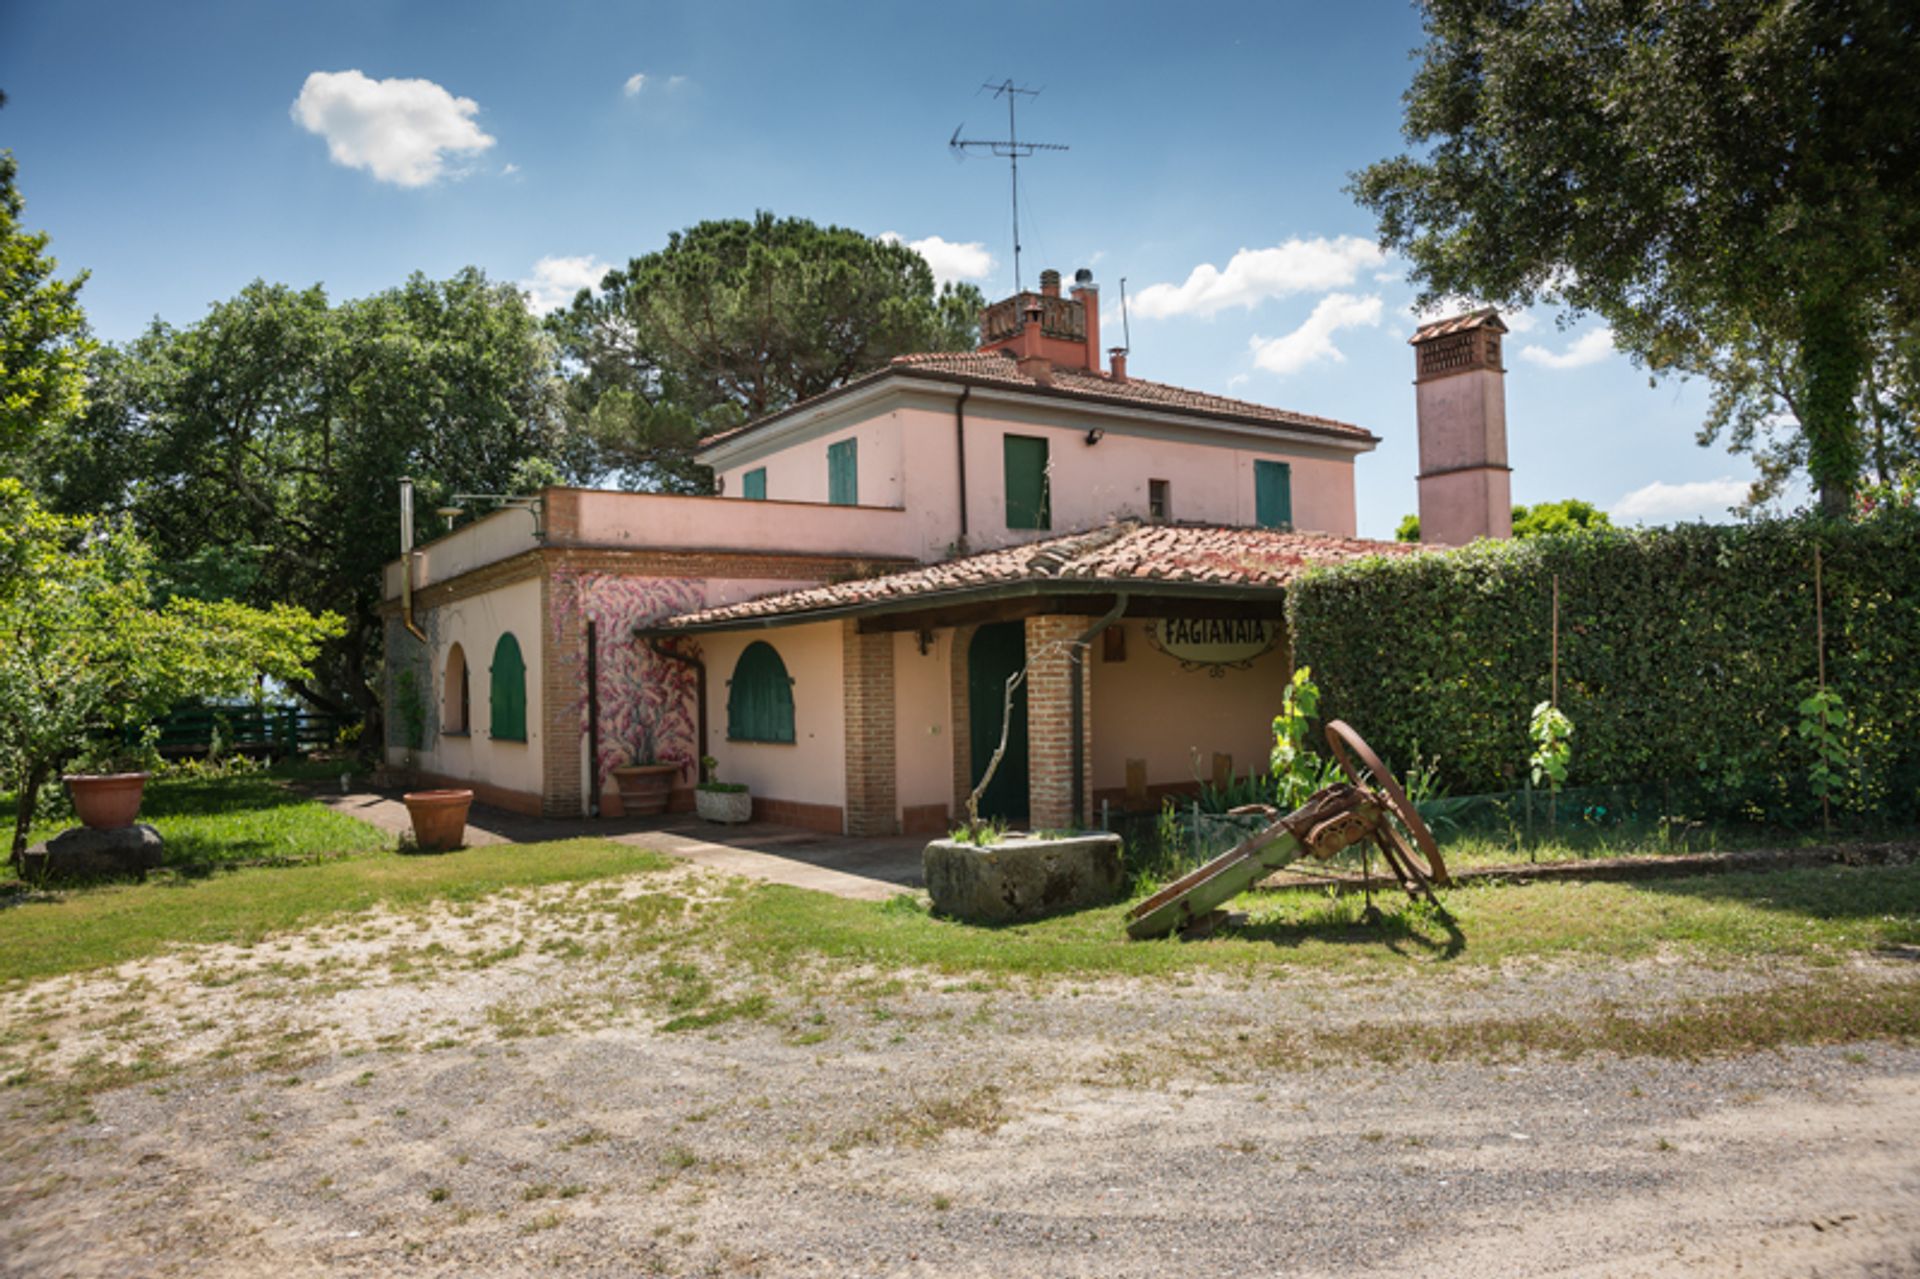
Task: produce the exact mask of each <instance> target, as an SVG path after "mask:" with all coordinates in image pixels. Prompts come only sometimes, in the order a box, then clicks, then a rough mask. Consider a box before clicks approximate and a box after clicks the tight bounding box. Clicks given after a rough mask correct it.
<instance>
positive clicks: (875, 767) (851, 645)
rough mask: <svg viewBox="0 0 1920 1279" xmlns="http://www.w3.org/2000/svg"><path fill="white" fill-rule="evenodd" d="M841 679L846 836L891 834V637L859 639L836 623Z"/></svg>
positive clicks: (855, 630)
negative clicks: (844, 716) (844, 718)
mask: <svg viewBox="0 0 1920 1279" xmlns="http://www.w3.org/2000/svg"><path fill="white" fill-rule="evenodd" d="M841 626H842V628H843V629H842V632H841V635H842V640H841V653H842V657H841V678H842V680H843V681H844V684H845V689H846V707H847V834H849V835H896V834H898V833H899V831H900V811H899V803H898V801H897V799H896V795H895V766H894V736H893V636H892V635H891V634H887V633H884V632H882V633H880V634H872V635H863V634H861V633H860V623H859V622H857V621H855V620H853V619H852V618H849V619H847V620H846V621H845V622H842V623H841Z"/></svg>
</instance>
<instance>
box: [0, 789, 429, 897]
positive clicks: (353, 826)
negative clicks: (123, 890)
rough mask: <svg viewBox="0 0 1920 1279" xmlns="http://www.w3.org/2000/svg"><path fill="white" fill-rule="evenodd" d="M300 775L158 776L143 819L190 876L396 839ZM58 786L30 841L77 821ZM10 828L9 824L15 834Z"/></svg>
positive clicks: (357, 849) (6, 806) (170, 863)
mask: <svg viewBox="0 0 1920 1279" xmlns="http://www.w3.org/2000/svg"><path fill="white" fill-rule="evenodd" d="M309 771H310V770H309ZM293 780H294V779H293V778H292V777H291V776H290V775H289V772H288V770H285V769H276V770H274V771H272V772H258V773H234V774H231V775H228V776H224V777H221V776H208V777H195V776H179V777H156V778H154V779H153V780H151V781H149V782H148V783H147V789H146V793H145V795H144V796H143V797H142V799H141V803H140V820H141V821H143V822H147V823H149V824H150V825H152V826H153V828H154V829H155V830H157V831H159V832H160V837H161V839H163V840H165V841H166V851H165V854H164V857H165V862H164V864H165V865H166V867H167V868H168V869H170V870H173V871H176V872H178V873H180V874H183V875H195V874H204V873H206V872H209V871H212V870H217V869H221V868H224V867H229V866H235V865H244V864H249V863H261V862H271V863H280V864H285V863H289V862H306V861H316V860H322V859H326V858H333V857H341V856H348V855H352V854H357V853H370V852H376V851H378V850H380V849H383V848H391V847H392V846H393V843H394V841H393V838H392V836H390V835H388V834H386V833H385V832H383V831H381V830H379V829H377V828H375V827H373V826H370V825H368V824H367V823H365V822H363V821H359V820H357V819H355V818H352V817H348V816H346V815H345V814H343V813H336V812H334V811H333V810H332V809H330V808H326V807H324V806H322V805H320V804H318V803H315V802H314V801H313V800H312V799H310V798H308V797H307V796H306V795H304V794H301V793H300V792H299V791H297V790H295V789H293V786H292V781H293ZM53 790H54V788H49V792H50V793H49V794H48V796H47V797H46V798H43V799H42V801H41V805H42V809H41V812H40V814H39V815H38V816H37V817H36V820H35V822H34V826H33V830H32V832H31V833H30V834H29V836H28V838H29V841H30V842H38V841H40V840H45V839H51V838H52V837H53V836H55V835H58V834H59V833H60V832H61V831H63V830H65V829H67V828H68V827H71V826H74V825H76V824H77V823H76V822H75V820H74V818H73V815H72V812H71V810H70V809H68V808H67V806H66V803H65V800H64V797H63V796H60V795H58V794H55V793H52V792H53ZM12 810H13V797H12V796H5V797H0V812H6V813H8V814H11V812H12ZM11 829H12V827H11V824H9V826H8V830H9V833H11ZM13 877H14V875H13V868H12V867H11V866H6V867H4V869H0V878H6V879H12V878H13Z"/></svg>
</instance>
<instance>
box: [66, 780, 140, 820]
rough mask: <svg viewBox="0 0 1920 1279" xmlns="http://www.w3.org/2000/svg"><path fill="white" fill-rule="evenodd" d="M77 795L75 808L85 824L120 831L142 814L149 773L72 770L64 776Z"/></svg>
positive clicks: (71, 790)
mask: <svg viewBox="0 0 1920 1279" xmlns="http://www.w3.org/2000/svg"><path fill="white" fill-rule="evenodd" d="M60 780H61V781H63V782H65V783H66V784H67V793H68V794H69V795H71V796H73V811H74V813H75V815H77V816H78V817H79V818H80V822H81V824H82V825H84V826H91V827H93V829H95V830H119V829H120V828H121V827H123V826H131V825H133V819H134V818H136V817H138V816H139V815H140V796H141V794H142V793H143V792H144V791H145V790H146V788H147V774H145V773H68V774H67V775H66V776H65V777H63V778H61V779H60Z"/></svg>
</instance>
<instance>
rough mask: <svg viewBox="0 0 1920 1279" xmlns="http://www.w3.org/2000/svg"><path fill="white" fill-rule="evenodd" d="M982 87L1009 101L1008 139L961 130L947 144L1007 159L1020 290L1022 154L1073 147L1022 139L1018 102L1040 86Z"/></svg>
mask: <svg viewBox="0 0 1920 1279" xmlns="http://www.w3.org/2000/svg"><path fill="white" fill-rule="evenodd" d="M980 87H981V88H982V89H990V90H992V92H993V96H994V97H996V98H1005V99H1006V100H1007V136H1006V137H1005V138H963V137H961V136H960V129H964V128H966V127H967V126H966V125H964V124H963V125H961V126H960V129H955V130H954V131H953V137H951V138H949V139H948V140H947V145H948V146H949V147H951V148H952V149H953V150H955V151H957V152H959V153H961V154H962V155H964V154H966V153H967V152H968V151H974V150H986V151H989V152H991V153H992V154H994V155H996V156H1002V157H1004V158H1005V159H1006V161H1007V167H1008V169H1009V170H1010V172H1011V175H1012V178H1013V291H1014V292H1015V293H1018V292H1020V157H1022V156H1031V155H1033V154H1034V152H1036V151H1066V150H1069V149H1070V148H1068V147H1066V146H1063V145H1061V144H1060V143H1058V142H1022V141H1021V140H1020V130H1019V128H1018V126H1017V124H1016V122H1015V119H1014V105H1015V103H1016V102H1017V101H1018V100H1019V99H1020V98H1021V97H1023V96H1024V97H1029V98H1037V97H1039V96H1040V90H1038V89H1023V88H1021V87H1020V86H1018V85H1016V84H1015V83H1014V82H1013V81H1012V80H1002V81H1001V82H1000V83H999V84H991V83H989V84H983V85H981V86H980Z"/></svg>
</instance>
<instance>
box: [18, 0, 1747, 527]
mask: <svg viewBox="0 0 1920 1279" xmlns="http://www.w3.org/2000/svg"><path fill="white" fill-rule="evenodd" d="M1419 40H1420V30H1419V24H1418V21H1417V18H1416V15H1415V13H1414V11H1413V10H1412V9H1411V7H1409V6H1407V5H1403V4H1400V3H1393V2H1390V0H1377V2H1376V0H1369V2H1366V3H1355V4H1350V5H1344V6H1327V5H1323V4H1307V3H1294V2H1293V0H1286V2H1284V3H1282V2H1274V3H1252V4H1244V5H1219V6H1209V5H1198V4H1188V5H1178V6H1175V5H1166V4H1142V5H1130V4H1100V5H1091V4H1089V5H1069V4H1058V3H1049V2H1046V0H1027V2H1026V3H1024V4H1018V5H1009V6H1005V7H986V8H982V7H979V6H953V5H946V6H938V5H927V4H906V3H886V4H882V3H874V4H869V5H852V4H821V3H809V4H805V5H802V4H797V3H796V4H778V5H775V4H768V5H750V4H745V3H739V4H702V5H666V4H645V3H628V4H585V3H582V4H568V3H557V2H556V3H548V4H541V5H537V6H535V5H517V4H506V3H467V4H459V5H452V4H446V5H429V4H424V3H399V2H398V0H383V2H375V0H336V2H334V3H327V4H299V3H260V2H252V3H239V2H234V3H225V4H221V3H205V4H200V3H179V4H165V5H158V4H151V3H146V4H105V3H92V2H88V0H64V2H62V3H39V2H34V0H10V2H9V3H7V4H6V5H4V6H0V88H4V89H5V90H6V92H7V94H8V96H9V98H10V102H9V104H8V106H7V108H6V109H5V110H4V111H0V146H6V147H10V148H12V150H13V151H14V153H15V155H16V156H17V158H18V159H19V161H20V166H21V175H20V181H21V189H22V191H23V193H24V194H25V196H26V198H27V201H28V210H27V225H29V226H31V227H36V228H40V229H44V230H46V231H49V232H50V233H51V234H52V236H53V251H54V252H55V253H56V255H57V256H58V257H59V259H60V261H61V263H62V266H63V268H64V269H66V270H73V269H76V268H85V269H87V270H88V271H90V272H91V273H92V278H91V280H90V281H89V282H88V284H87V287H86V290H85V293H84V295H83V298H84V301H85V303H86V305H87V308H88V311H89V313H90V315H91V317H92V320H93V323H94V325H95V328H96V330H97V331H98V332H99V333H100V334H101V335H102V336H103V337H106V338H109V339H122V338H126V337H129V336H131V335H132V334H134V333H135V332H137V331H138V330H139V329H140V328H142V327H143V326H144V325H145V324H146V322H147V321H148V320H149V319H151V318H152V317H154V316H156V315H158V316H161V317H163V318H165V319H167V320H169V321H171V322H174V323H190V322H192V321H193V320H194V319H196V318H197V317H198V316H200V315H201V314H202V313H203V312H204V310H205V308H206V306H207V305H208V304H209V303H210V302H212V301H214V300H216V299H219V298H223V297H227V296H230V295H232V294H233V293H234V292H236V291H237V290H238V289H240V288H241V287H242V286H243V285H245V284H246V283H247V282H248V281H249V280H252V279H254V278H256V277H261V278H266V279H269V280H275V281H282V282H286V283H291V284H300V285H305V284H311V283H315V282H320V283H324V284H325V285H326V286H327V288H328V290H329V291H330V292H331V293H332V294H333V295H334V296H336V297H351V296H357V295H360V294H364V293H369V292H372V291H375V290H378V289H381V288H384V287H386V286H388V285H391V284H394V283H396V282H398V281H399V280H401V279H403V278H404V277H405V276H406V275H407V274H408V273H409V272H411V271H414V270H421V271H425V272H427V273H428V274H430V275H445V274H448V273H451V272H452V271H454V270H457V269H458V268H460V267H462V266H464V265H467V264H474V265H478V266H480V267H482V268H484V269H485V270H486V271H487V272H488V273H489V274H491V275H493V276H495V277H498V278H502V279H509V280H518V281H522V282H525V283H526V284H527V285H528V286H529V287H530V288H531V289H532V290H533V291H534V292H535V294H536V295H537V296H545V295H551V296H560V295H562V294H564V293H565V292H567V291H568V290H569V289H570V287H571V285H572V283H574V282H576V281H578V280H580V279H583V278H592V277H593V275H594V274H595V272H596V270H597V269H598V268H599V267H602V266H604V265H605V264H608V263H614V262H624V261H625V260H626V259H627V258H628V257H631V256H633V255H636V254H639V253H644V252H647V251H649V250H651V249H654V248H657V247H659V246H660V245H661V244H662V243H663V242H664V240H665V238H666V235H667V233H668V232H670V231H672V230H674V229H676V228H679V227H683V226H687V225H689V224H691V223H694V222H697V221H699V220H701V219H704V218H712V217H731V216H744V215H747V214H750V213H751V212H752V211H753V210H755V209H758V208H765V209H771V210H773V211H775V212H777V213H780V214H782V215H800V216H805V217H810V218H813V219H815V220H818V221H822V222H837V223H841V224H843V225H847V226H853V227H858V228H860V229H861V230H864V231H866V232H868V233H870V234H876V235H877V234H881V233H887V232H891V233H894V234H897V235H899V236H901V237H903V238H904V239H906V240H908V241H911V242H916V243H925V244H928V251H929V256H930V258H931V259H933V260H934V261H935V265H936V268H937V269H940V270H943V271H945V272H946V273H948V274H951V275H955V276H956V277H962V278H972V279H973V281H974V282H975V283H977V284H979V285H980V286H981V287H982V289H984V290H985V292H986V293H987V295H988V296H989V298H993V297H997V296H1000V295H1003V294H1005V293H1006V292H1008V291H1009V290H1010V288H1011V284H1012V271H1011V265H1012V264H1011V256H1012V255H1011V252H1010V233H1009V228H1008V214H1007V178H1006V166H1005V163H1004V162H1002V161H994V160H990V159H969V160H966V161H964V162H956V161H955V159H954V158H953V157H952V156H950V155H949V154H948V152H947V148H946V141H947V138H948V137H949V135H951V134H952V132H953V130H954V127H955V126H956V125H959V124H962V123H964V124H965V125H966V126H967V128H968V132H969V133H973V134H984V135H987V136H991V135H992V134H993V133H994V132H995V131H998V130H1000V129H1003V128H1004V127H1005V124H1006V118H1005V110H1004V107H1003V106H1002V105H1001V104H1000V103H997V102H995V101H993V100H991V99H990V98H989V97H988V96H987V95H985V94H983V93H981V92H979V85H980V84H981V82H982V81H983V80H987V79H993V80H998V79H1001V78H1003V77H1009V76H1010V77H1012V78H1013V79H1015V80H1016V81H1018V82H1020V83H1023V84H1028V85H1031V86H1034V87H1037V88H1041V89H1043V90H1044V92H1043V93H1042V95H1041V96H1040V97H1039V98H1038V99H1035V100H1032V101H1030V102H1028V101H1023V103H1022V115H1021V131H1022V133H1023V134H1024V135H1026V136H1029V137H1032V138H1036V139H1041V140H1047V141H1059V142H1065V143H1068V144H1070V145H1071V146H1072V150H1071V151H1069V152H1066V153H1064V154H1053V155H1045V156H1041V157H1038V158H1036V159H1035V160H1034V161H1033V162H1032V163H1031V164H1030V165H1028V166H1025V167H1024V169H1023V182H1022V188H1021V197H1022V209H1023V214H1024V216H1023V232H1024V234H1023V237H1022V238H1023V242H1024V246H1025V252H1024V255H1023V267H1024V273H1025V275H1026V276H1027V278H1028V283H1029V285H1031V283H1032V279H1033V276H1034V275H1035V274H1037V272H1038V270H1039V269H1040V268H1041V267H1043V266H1055V267H1058V268H1059V269H1060V270H1061V271H1062V273H1063V274H1065V275H1067V276H1069V277H1071V275H1072V272H1073V270H1074V268H1076V267H1079V266H1087V265H1090V266H1091V267H1092V269H1093V271H1094V273H1095V276H1096V278H1097V279H1098V281H1099V283H1100V284H1101V286H1102V289H1103V297H1104V299H1105V302H1106V304H1107V306H1108V307H1109V308H1111V307H1112V306H1113V305H1114V304H1115V303H1116V302H1117V300H1118V293H1119V280H1120V278H1121V277H1122V276H1125V277H1126V279H1127V288H1128V292H1129V294H1130V296H1132V297H1133V298H1134V300H1135V303H1136V305H1135V306H1134V308H1133V355H1132V357H1131V364H1130V368H1131V371H1132V372H1133V373H1135V374H1136V375H1138V376H1141V377H1149V378H1154V379H1157V380H1161V381H1167V382H1174V383H1178V384H1181V385H1186V386H1193V387H1198V388H1201V389H1204V390H1211V391H1217V392H1222V393H1226V394H1231V395H1237V396H1242V397H1245V398H1248V399H1253V400H1259V401H1262V402H1265V403H1270V404H1278V405H1282V406H1285V407H1288V408H1294V409H1300V410H1304V411H1307V412H1313V413H1319V414H1324V415H1327V416H1331V417H1337V418H1341V419H1344V420H1347V421H1352V422H1357V423H1360V424H1361V425H1363V426H1366V427H1368V428H1370V429H1371V430H1373V431H1374V432H1375V433H1376V434H1378V435H1380V436H1381V437H1383V443H1382V445H1381V447H1380V448H1379V449H1378V450H1377V451H1376V452H1374V453H1372V454H1370V455H1368V456H1366V457H1365V458H1363V459H1362V460H1361V462H1360V467H1359V500H1360V525H1361V531H1362V532H1363V533H1367V534H1373V535H1381V536H1388V535H1391V531H1392V529H1393V526H1394V524H1395V523H1396V522H1397V520H1398V519H1399V517H1400V515H1401V514H1403V513H1404V512H1407V511H1411V510H1413V509H1414V504H1415V497H1414V480H1413V477H1414V471H1415V452H1414V441H1413V427H1414V418H1413V392H1412V387H1411V385H1410V383H1411V378H1412V369H1413V365H1412V355H1411V352H1410V351H1409V350H1408V348H1407V346H1406V344H1405V340H1406V336H1407V334H1408V333H1409V332H1410V331H1411V329H1412V324H1413V322H1412V319H1411V316H1410V312H1409V304H1410V301H1411V298H1412V289H1411V288H1410V287H1409V286H1408V285H1407V284H1406V283H1405V282H1404V281H1403V280H1402V279H1400V278H1399V272H1400V267H1401V264H1399V263H1397V262H1395V261H1394V260H1393V259H1392V258H1391V257H1383V256H1382V255H1380V254H1379V252H1378V250H1377V247H1376V246H1374V245H1373V243H1372V236H1373V234H1374V227H1373V224H1372V222H1371V220H1370V219H1369V218H1368V217H1367V215H1366V214H1365V213H1364V212H1363V211H1361V210H1360V209H1358V208H1357V207H1355V206H1354V204H1353V203H1352V201H1351V200H1350V199H1349V198H1348V196H1347V195H1346V194H1345V193H1344V191H1343V189H1342V188H1343V187H1344V186H1345V184H1346V180H1347V175H1348V174H1349V173H1350V172H1351V171H1352V170H1354V169H1356V168H1358V167H1360V166H1362V165H1364V164H1366V163H1368V162H1369V161H1371V160H1374V159H1377V158H1380V157H1382V156H1385V155H1388V154H1391V153H1393V152H1395V151H1396V150H1398V149H1400V147H1401V141H1400V137H1399V121H1400V95H1401V93H1402V91H1403V90H1404V88H1405V86H1406V82H1407V79H1408V77H1409V75H1410V72H1411V69H1412V65H1413V63H1412V61H1411V53H1412V51H1413V49H1414V48H1415V47H1416V46H1417V45H1418V43H1419ZM316 73H318V74H316ZM636 77H638V78H637V79H636ZM1236 255H1237V256H1236ZM1196 272H1197V273H1198V274H1196ZM1515 323H1516V325H1524V326H1528V327H1526V328H1525V329H1524V331H1520V332H1516V333H1515V335H1514V336H1513V337H1512V338H1511V339H1509V344H1508V363H1509V367H1510V369H1511V372H1510V374H1509V377H1508V387H1507V392H1508V417H1509V423H1510V448H1511V453H1512V461H1513V464H1514V468H1515V469H1514V496H1515V500H1517V501H1522V502H1534V501H1541V500H1551V499H1555V498H1561V497H1584V498H1587V499H1589V500H1591V501H1594V502H1596V503H1598V504H1600V505H1602V506H1604V507H1608V508H1610V509H1613V510H1614V511H1615V512H1616V515H1617V516H1624V517H1633V516H1636V515H1637V516H1638V517H1640V518H1647V519H1652V520H1655V521H1662V520H1668V519H1674V518H1683V517H1696V516H1703V515H1704V516H1708V517H1723V512H1724V507H1725V506H1726V505H1727V503H1728V502H1729V501H1730V500H1733V498H1734V497H1736V496H1737V494H1738V491H1739V490H1740V489H1741V488H1743V487H1744V484H1745V482H1746V481H1747V480H1748V479H1749V478H1750V477H1751V474H1752V470H1751V466H1750V464H1749V463H1747V462H1746V460H1745V459H1743V458H1737V457H1729V456H1727V455H1726V454H1724V453H1723V452H1721V451H1720V450H1719V449H1717V448H1715V449H1702V448H1700V447H1698V446H1697V445H1696V444H1695V443H1694V431H1695V429H1696V428H1697V426H1698V424H1699V421H1700V419H1701V416H1702V413H1703V409H1704V405H1705V403H1706V395H1705V393H1704V390H1703V388H1701V387H1699V386H1698V385H1692V386H1687V385H1680V384H1674V383H1663V384H1662V385H1660V386H1659V387H1657V388H1650V387H1649V386H1648V380H1647V377H1646V375H1645V374H1644V373H1643V372H1640V371H1638V370H1636V369H1634V368H1633V366H1632V365H1631V364H1630V363H1629V362H1628V361H1627V359H1626V358H1625V357H1624V356H1622V355H1619V354H1618V353H1616V352H1613V351H1612V350H1611V346H1610V344H1609V342H1608V341H1607V338H1606V335H1605V334H1604V333H1603V332H1601V326H1600V325H1599V324H1598V323H1597V322H1596V321H1593V320H1583V321H1579V322H1577V323H1575V324H1574V325H1573V326H1572V327H1570V328H1568V329H1565V330H1562V329H1560V328H1559V327H1557V325H1556V317H1555V316H1554V315H1552V314H1551V313H1541V314H1538V315H1531V316H1522V317H1516V318H1515ZM1114 336H1115V337H1116V339H1117V332H1116V333H1115V334H1114Z"/></svg>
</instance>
